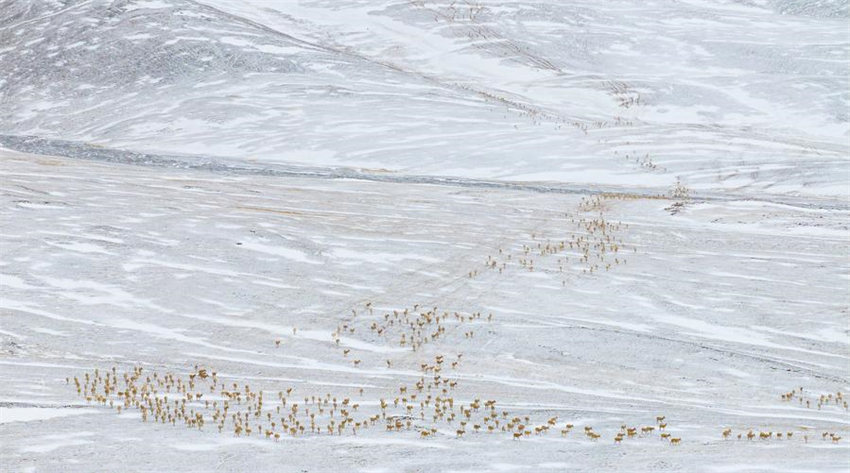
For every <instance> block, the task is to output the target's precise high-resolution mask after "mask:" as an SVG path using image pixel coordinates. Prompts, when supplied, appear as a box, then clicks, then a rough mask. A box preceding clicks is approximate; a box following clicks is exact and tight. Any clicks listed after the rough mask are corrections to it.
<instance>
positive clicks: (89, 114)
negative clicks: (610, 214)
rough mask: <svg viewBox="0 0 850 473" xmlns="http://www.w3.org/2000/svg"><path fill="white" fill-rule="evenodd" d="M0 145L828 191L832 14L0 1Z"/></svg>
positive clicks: (836, 167) (836, 164)
mask: <svg viewBox="0 0 850 473" xmlns="http://www.w3.org/2000/svg"><path fill="white" fill-rule="evenodd" d="M3 13H4V15H3V18H2V24H0V44H2V48H0V84H2V87H0V103H2V108H0V133H4V134H12V135H37V136H40V137H43V138H61V139H66V140H75V141H83V142H89V143H95V144H98V145H101V146H109V147H118V148H127V149H133V150H136V151H154V152H167V153H186V154H192V155H197V154H203V155H211V156H219V157H230V158H237V159H243V160H257V161H261V162H263V163H268V164H272V163H275V162H281V161H283V162H287V163H303V164H310V165H336V166H350V167H365V168H374V169H386V170H390V171H393V172H403V173H416V174H437V175H463V176H471V177H481V178H499V179H509V180H547V181H550V180H556V181H566V182H574V183H607V184H617V183H622V182H632V183H634V182H640V183H641V184H643V185H646V186H653V187H661V188H666V187H668V186H669V185H671V184H672V183H673V182H674V181H675V176H681V177H682V179H683V180H685V181H687V182H688V183H689V185H690V187H691V188H693V189H695V190H700V189H746V190H747V191H748V192H749V193H751V194H763V193H770V194H806V195H817V196H822V195H829V196H836V195H840V194H842V192H844V191H845V190H846V189H844V188H843V186H842V184H844V182H843V180H842V179H839V177H843V176H842V175H841V172H842V171H846V164H847V159H846V157H847V155H848V152H850V148H849V147H848V136H850V135H848V133H850V125H848V123H850V114H848V107H850V94H848V90H847V69H848V67H850V51H849V50H848V48H850V40H848V32H847V28H846V23H847V20H848V17H850V13H848V6H847V3H846V2H723V1H697V2H656V3H655V4H653V5H651V6H648V5H641V6H636V5H635V4H634V2H597V1H590V2H560V1H552V2H458V1H455V2H430V1H395V2H371V1H370V2H353V1H350V2H349V1H338V0H333V1H328V2H289V1H287V2H276V1H260V0H248V1H243V0H238V1H227V0H203V1H201V2H193V1H183V0H174V1H171V0H156V1H138V2H132V1H116V2H97V1H95V2H5V3H4V4H3Z"/></svg>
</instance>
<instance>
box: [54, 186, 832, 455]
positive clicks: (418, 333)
mask: <svg viewBox="0 0 850 473" xmlns="http://www.w3.org/2000/svg"><path fill="white" fill-rule="evenodd" d="M607 198H608V197H604V196H603V197H594V198H592V199H582V202H581V203H580V209H581V210H582V211H585V212H596V211H598V212H599V214H598V216H595V217H593V218H579V219H578V220H575V219H573V220H572V222H573V223H574V224H575V225H576V227H577V230H578V231H576V232H575V233H573V234H572V235H570V236H569V237H568V238H564V239H561V240H554V241H553V240H550V239H543V238H538V235H537V234H536V233H532V234H531V241H530V242H528V243H526V244H521V245H519V247H520V250H519V251H514V252H510V251H508V250H505V249H502V248H499V249H497V253H496V256H488V257H487V261H486V263H485V266H486V268H487V269H489V270H493V271H498V272H499V273H503V271H504V270H506V269H508V267H509V265H513V266H516V267H519V268H522V269H524V270H527V271H535V270H541V269H542V268H545V266H544V262H546V261H551V259H552V258H554V259H555V260H556V261H557V264H558V272H561V273H563V272H564V271H565V269H566V268H568V263H569V261H571V260H573V261H576V262H577V263H578V264H579V265H581V267H582V271H583V272H589V273H593V272H596V271H600V270H602V269H604V270H606V271H607V270H609V269H610V268H611V267H612V265H619V264H626V258H625V255H624V253H625V248H626V247H625V246H624V244H623V243H622V241H621V239H620V238H619V237H618V236H617V235H618V234H619V232H621V231H622V230H624V229H626V228H627V226H626V225H623V224H622V223H619V222H618V223H614V222H610V221H608V220H606V219H605V218H604V217H603V215H602V210H603V209H604V205H605V199H607ZM632 250H633V251H636V250H635V249H634V248H632ZM546 270H552V268H551V267H549V268H548V269H546ZM477 274H478V271H477V270H474V271H471V272H470V273H469V275H468V276H469V277H475V276H477ZM492 321H493V314H492V313H489V312H487V313H485V312H483V311H473V312H462V311H456V310H448V309H441V308H439V307H438V306H436V305H427V306H426V305H424V304H414V305H413V306H412V307H404V308H396V309H392V308H379V307H377V306H375V305H374V304H373V302H371V301H369V302H366V303H365V304H363V305H362V306H358V307H356V308H355V309H351V311H350V315H349V314H348V313H346V315H344V316H343V317H342V318H341V319H340V320H339V322H338V324H337V326H336V329H335V330H334V331H333V332H332V334H331V340H329V341H328V343H329V344H330V346H337V347H338V348H336V349H338V350H339V351H340V352H341V358H342V359H344V360H346V363H349V362H350V363H351V364H353V365H354V367H360V366H361V364H362V363H363V360H362V359H361V358H359V356H362V355H364V353H359V350H357V349H356V348H354V347H352V346H348V345H345V344H343V343H342V339H343V337H351V336H355V334H357V336H361V337H365V338H368V339H369V341H370V342H372V343H375V342H377V343H379V344H380V343H383V344H387V345H398V346H400V347H403V348H409V349H410V352H406V353H407V355H406V356H403V357H402V358H400V359H394V360H393V359H386V360H384V361H385V363H386V368H387V369H388V370H389V369H391V368H392V367H393V366H397V365H401V367H402V368H405V367H407V368H409V367H411V366H413V367H414V369H415V371H414V372H415V373H418V377H417V378H415V379H413V380H410V381H408V382H407V383H403V384H397V385H395V386H392V387H388V386H384V387H380V388H376V387H374V386H371V385H368V386H367V384H366V383H365V382H364V384H362V385H360V386H356V385H355V386H351V387H350V389H347V388H344V389H342V390H341V391H337V392H335V393H333V392H304V390H303V387H298V388H297V389H296V388H295V387H292V386H287V387H284V388H280V387H269V386H263V387H260V388H258V387H252V386H249V385H248V384H247V383H244V382H239V381H237V380H235V379H234V378H232V377H227V378H226V379H225V377H224V376H221V375H219V374H218V373H217V372H216V371H213V370H210V369H208V368H202V367H199V366H195V367H194V369H193V370H190V371H189V372H187V373H183V374H177V373H172V372H168V373H164V374H163V373H158V372H156V371H152V372H148V371H147V370H146V369H144V368H143V367H140V366H136V367H133V368H132V369H131V370H130V371H128V372H122V373H119V372H118V369H117V367H112V368H110V369H108V370H99V369H95V370H94V371H93V372H86V373H83V375H82V377H79V376H73V378H72V377H68V378H66V382H67V384H69V385H71V384H73V386H74V387H75V388H76V391H77V393H78V395H80V396H81V397H83V398H84V399H85V401H86V402H88V403H96V404H100V405H102V406H108V407H110V408H114V409H116V411H118V412H119V413H121V412H125V413H126V412H129V411H135V412H136V413H138V415H139V417H140V418H141V420H142V421H143V422H157V423H162V424H171V425H177V424H181V425H185V426H186V427H188V428H192V429H198V430H207V429H214V430H216V431H218V432H219V433H230V434H232V435H235V436H240V437H242V436H259V437H265V438H266V439H269V440H273V441H280V440H281V439H282V438H285V437H294V436H322V435H326V436H327V435H336V436H341V435H358V432H363V431H366V430H374V429H379V428H380V427H383V428H382V429H380V431H382V432H390V433H393V434H402V435H403V434H404V433H409V434H410V435H414V436H416V437H418V438H419V439H422V440H424V441H427V440H429V439H432V438H436V437H442V438H452V437H454V438H457V439H461V438H466V437H469V436H480V435H492V436H496V435H502V436H504V437H506V438H509V439H513V440H515V441H524V439H528V438H534V437H542V436H546V435H549V434H550V432H552V431H555V432H559V433H560V437H561V438H563V439H567V438H570V439H586V440H587V441H590V442H598V441H599V440H600V439H602V438H603V436H605V437H606V438H613V443H615V444H621V443H623V442H631V441H636V440H637V439H649V438H657V439H660V440H662V441H664V442H666V443H668V444H670V445H673V446H676V445H680V444H682V442H683V440H682V437H681V436H680V435H679V434H678V431H677V430H676V429H668V421H667V419H666V416H664V415H658V416H656V417H655V423H654V424H650V425H647V424H643V425H628V424H622V425H621V426H620V429H619V430H616V431H615V432H614V433H613V436H612V437H608V434H606V433H605V432H604V431H603V430H599V431H597V430H596V429H595V428H594V427H593V426H591V425H585V426H583V431H584V436H583V437H582V436H577V435H571V433H572V432H573V429H574V426H575V424H576V422H577V421H576V420H572V421H568V422H563V421H561V422H559V418H558V417H557V416H550V415H546V416H543V414H542V413H541V411H543V409H533V408H528V409H525V410H524V411H522V412H516V411H515V412H511V411H510V410H508V409H504V408H502V407H501V404H500V403H499V401H498V400H497V399H494V398H493V396H481V395H470V394H468V393H469V390H468V389H467V390H461V389H460V388H459V383H460V382H461V377H459V376H457V374H458V373H457V372H456V370H457V369H458V368H459V367H460V364H461V362H462V360H463V354H462V353H459V352H458V353H451V354H445V353H441V354H436V355H434V354H433V351H434V350H442V348H441V347H442V346H444V345H446V344H447V343H451V344H453V346H455V347H456V346H457V344H459V343H476V342H477V340H478V337H477V336H476V333H477V332H479V331H480V332H486V331H485V330H481V328H482V327H485V326H486V324H489V323H491V322H492ZM358 329H359V331H358ZM292 333H293V335H295V334H296V333H297V329H296V328H292ZM460 333H462V334H463V338H462V339H461V338H460V337H459V334H460ZM361 334H363V335H361ZM453 337H454V338H453ZM274 344H275V347H276V348H278V349H279V348H281V346H282V341H281V339H280V338H276V339H275V340H274ZM340 345H345V346H340ZM426 348H428V349H429V350H426ZM428 352H431V353H432V354H431V355H425V353H428ZM414 360H415V361H414ZM366 365H369V360H368V359H367V360H366ZM382 365H383V363H382ZM367 389H368V395H367ZM781 399H782V400H783V401H786V402H793V401H795V400H796V402H798V403H799V404H801V405H802V404H803V403H804V402H805V405H806V407H811V405H812V403H811V399H804V396H803V388H800V389H799V391H797V390H796V389H795V390H792V391H790V392H788V393H785V394H783V395H782V396H781ZM816 402H817V408H818V409H821V408H823V407H824V406H839V407H842V406H843V408H844V409H847V402H846V401H845V400H844V396H843V394H842V393H841V392H837V393H835V394H832V393H830V394H826V395H821V396H820V397H819V398H817V399H816ZM671 430H673V431H674V432H675V433H676V435H675V436H674V435H673V433H671ZM784 430H785V431H784V432H773V431H771V430H769V431H767V432H764V431H759V433H758V437H759V439H762V440H769V439H784V440H792V439H795V438H800V437H802V440H803V441H804V442H808V440H809V435H808V434H807V433H805V432H803V433H801V434H800V435H796V436H795V432H793V431H791V430H788V429H784ZM735 435H736V434H735V433H734V432H733V430H732V428H725V429H723V430H722V438H723V439H725V440H728V439H730V438H731V437H733V436H735ZM756 435H757V434H756V433H755V432H754V431H753V429H744V431H740V432H739V433H737V438H738V439H742V440H743V439H744V438H746V439H747V440H753V439H755V437H756ZM822 439H824V440H827V439H829V440H830V441H832V442H838V441H840V440H841V437H840V436H839V435H838V434H836V433H834V432H833V433H827V432H824V433H823V435H822Z"/></svg>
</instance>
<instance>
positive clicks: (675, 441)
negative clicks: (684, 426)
mask: <svg viewBox="0 0 850 473" xmlns="http://www.w3.org/2000/svg"><path fill="white" fill-rule="evenodd" d="M681 441H682V437H671V438H670V444H671V445H679V443H680V442H681Z"/></svg>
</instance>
